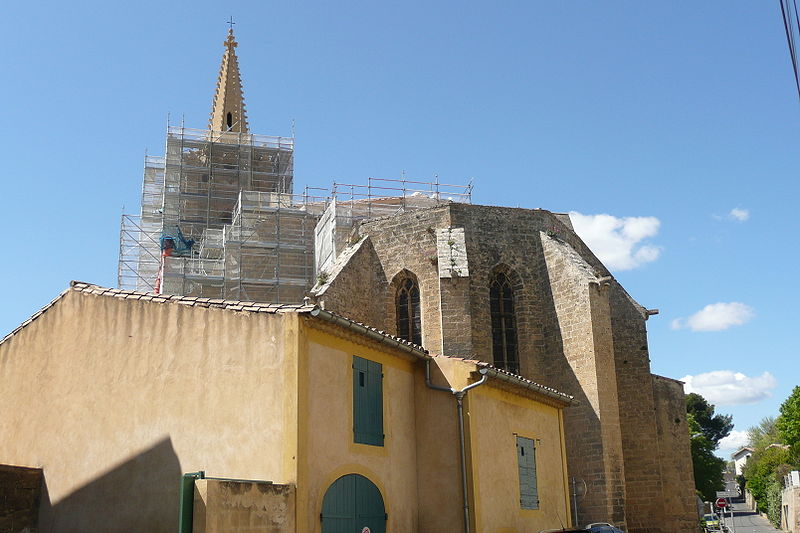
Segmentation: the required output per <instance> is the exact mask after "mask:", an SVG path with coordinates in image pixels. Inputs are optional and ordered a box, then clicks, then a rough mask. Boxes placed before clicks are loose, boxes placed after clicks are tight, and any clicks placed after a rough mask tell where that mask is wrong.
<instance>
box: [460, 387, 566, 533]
mask: <svg viewBox="0 0 800 533" xmlns="http://www.w3.org/2000/svg"><path fill="white" fill-rule="evenodd" d="M466 406H467V410H468V424H469V455H470V474H471V484H472V486H473V494H472V502H471V503H472V505H473V520H474V524H475V526H476V527H475V530H476V531H481V532H486V533H512V532H523V531H540V530H543V529H548V528H558V527H561V525H564V526H567V525H568V524H569V523H570V516H569V513H570V508H569V494H568V486H567V482H566V476H565V462H564V448H563V432H562V424H561V417H560V412H559V411H560V410H559V409H558V408H557V407H552V406H550V405H547V404H545V403H541V402H538V401H535V400H533V399H530V398H526V397H524V396H520V395H517V394H514V393H511V392H508V391H507V390H502V389H500V388H497V387H495V386H494V382H493V381H492V380H489V382H488V383H487V384H485V385H482V386H480V387H477V388H475V389H473V390H472V391H470V392H469V395H468V397H467V402H466ZM517 435H519V436H520V437H526V438H530V439H533V440H534V441H535V443H536V478H537V484H538V490H539V509H538V510H526V509H522V508H521V507H520V493H519V469H518V468H519V467H518V462H517V450H516V436H517Z"/></svg>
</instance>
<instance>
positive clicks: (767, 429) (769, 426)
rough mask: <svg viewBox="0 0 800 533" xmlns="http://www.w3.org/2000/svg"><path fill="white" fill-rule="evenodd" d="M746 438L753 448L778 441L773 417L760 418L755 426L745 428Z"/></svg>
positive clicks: (759, 447) (756, 448) (760, 447)
mask: <svg viewBox="0 0 800 533" xmlns="http://www.w3.org/2000/svg"><path fill="white" fill-rule="evenodd" d="M747 439H748V440H749V441H750V442H749V444H750V447H751V448H753V449H754V450H758V449H762V448H766V447H767V446H769V445H770V444H775V443H776V442H778V441H779V440H780V437H778V428H777V427H776V426H775V417H772V416H766V417H764V418H762V419H761V422H759V423H758V425H757V426H753V427H751V428H750V429H748V430H747Z"/></svg>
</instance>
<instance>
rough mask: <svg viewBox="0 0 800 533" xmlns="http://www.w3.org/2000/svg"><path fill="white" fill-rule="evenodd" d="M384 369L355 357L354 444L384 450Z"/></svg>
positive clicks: (374, 363)
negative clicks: (382, 448) (381, 447)
mask: <svg viewBox="0 0 800 533" xmlns="http://www.w3.org/2000/svg"><path fill="white" fill-rule="evenodd" d="M383 439H384V435H383V365H381V364H380V363H376V362H375V361H370V360H369V359H364V358H362V357H358V356H353V441H354V442H356V443H359V444H371V445H372V446H383Z"/></svg>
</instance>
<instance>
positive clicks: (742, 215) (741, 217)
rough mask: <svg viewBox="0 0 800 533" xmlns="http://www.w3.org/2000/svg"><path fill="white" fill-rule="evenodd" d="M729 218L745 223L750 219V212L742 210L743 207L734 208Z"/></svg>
mask: <svg viewBox="0 0 800 533" xmlns="http://www.w3.org/2000/svg"><path fill="white" fill-rule="evenodd" d="M728 216H729V217H731V218H734V219H736V220H738V221H739V222H744V221H745V220H747V219H748V218H750V210H749V209H742V208H741V207H734V208H733V209H731V212H730V213H728Z"/></svg>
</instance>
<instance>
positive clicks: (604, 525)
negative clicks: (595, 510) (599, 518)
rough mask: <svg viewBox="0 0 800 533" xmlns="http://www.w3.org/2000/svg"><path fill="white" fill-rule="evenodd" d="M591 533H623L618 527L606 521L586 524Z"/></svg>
mask: <svg viewBox="0 0 800 533" xmlns="http://www.w3.org/2000/svg"><path fill="white" fill-rule="evenodd" d="M586 529H588V530H589V531H591V532H592V533H624V532H623V531H622V530H621V529H620V528H618V527H614V526H613V524H609V523H608V522H594V523H592V524H589V525H588V526H586Z"/></svg>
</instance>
